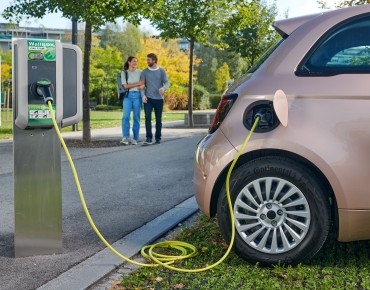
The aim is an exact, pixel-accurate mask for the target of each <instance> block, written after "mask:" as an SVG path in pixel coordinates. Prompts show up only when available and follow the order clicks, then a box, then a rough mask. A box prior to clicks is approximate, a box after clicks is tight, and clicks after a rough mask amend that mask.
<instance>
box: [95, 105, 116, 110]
mask: <svg viewBox="0 0 370 290" xmlns="http://www.w3.org/2000/svg"><path fill="white" fill-rule="evenodd" d="M95 110H96V111H118V110H121V111H122V106H112V105H108V106H107V105H96V107H95Z"/></svg>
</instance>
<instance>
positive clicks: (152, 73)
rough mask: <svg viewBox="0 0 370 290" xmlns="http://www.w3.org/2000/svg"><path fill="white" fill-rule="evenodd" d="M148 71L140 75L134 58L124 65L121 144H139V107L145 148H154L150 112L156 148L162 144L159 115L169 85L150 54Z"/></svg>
mask: <svg viewBox="0 0 370 290" xmlns="http://www.w3.org/2000/svg"><path fill="white" fill-rule="evenodd" d="M146 62H147V64H148V68H146V69H144V70H143V71H141V70H140V69H138V68H137V58H136V57H134V56H130V57H129V58H128V59H127V61H126V62H125V64H124V70H123V71H122V73H121V81H122V86H123V88H124V89H126V90H128V93H127V94H126V97H125V98H124V99H123V117H122V136H123V138H122V140H121V142H120V143H121V144H123V145H129V144H130V142H131V144H132V145H136V144H137V142H138V141H139V130H140V112H141V104H142V103H144V112H145V129H146V140H145V141H144V143H143V144H144V145H150V144H153V134H152V111H153V109H154V114H155V123H156V124H155V136H154V137H155V144H160V143H161V130H162V111H163V102H164V91H165V90H167V89H168V86H169V83H168V78H167V74H166V71H165V70H164V69H163V68H161V67H159V66H158V65H157V62H158V57H157V56H156V55H155V54H154V53H149V54H148V55H147V58H146ZM131 110H132V111H133V125H132V133H133V139H132V140H131V141H130V113H131Z"/></svg>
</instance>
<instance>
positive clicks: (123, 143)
mask: <svg viewBox="0 0 370 290" xmlns="http://www.w3.org/2000/svg"><path fill="white" fill-rule="evenodd" d="M119 143H120V144H122V145H128V144H130V141H129V140H128V139H127V138H122V140H121V141H120V142H119Z"/></svg>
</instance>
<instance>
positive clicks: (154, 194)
mask: <svg viewBox="0 0 370 290" xmlns="http://www.w3.org/2000/svg"><path fill="white" fill-rule="evenodd" d="M203 135H204V131H198V132H192V133H191V134H189V133H186V134H184V135H181V134H179V135H177V136H176V138H174V139H167V140H166V139H165V140H164V142H162V144H161V145H152V146H141V145H138V146H124V147H114V148H95V149H86V148H85V149H84V148H72V149H71V155H72V158H74V161H75V166H76V169H77V171H78V174H79V177H80V182H81V186H82V189H83V191H84V195H85V198H86V203H87V205H88V208H89V210H90V212H91V215H92V218H93V219H94V221H95V224H96V225H97V227H98V228H99V230H100V231H101V232H102V234H103V235H104V236H105V238H106V239H107V240H108V241H109V242H110V243H113V242H115V241H117V240H119V239H121V238H122V237H124V236H125V235H127V234H128V233H130V232H132V231H134V230H135V229H137V228H139V227H141V226H142V225H144V224H146V223H147V222H148V221H151V220H152V219H154V218H155V217H157V216H159V215H161V214H162V213H164V212H166V211H167V210H169V209H171V208H173V207H174V206H176V205H177V204H179V203H181V202H182V201H184V200H185V199H187V198H189V197H190V196H192V195H193V190H192V175H193V160H194V150H195V145H196V143H197V142H198V141H199V140H200V138H201V137H202V136H203ZM11 154H12V144H11V143H0V289H35V288H37V287H39V286H41V285H43V284H45V283H46V282H47V281H49V280H51V279H53V278H55V277H57V276H59V275H60V274H61V273H63V272H64V271H66V270H68V269H69V268H71V267H72V266H74V265H76V264H78V263H80V262H81V261H83V260H85V259H86V258H87V257H89V256H92V255H93V254H95V253H96V252H98V251H100V250H101V249H103V248H104V245H103V243H102V242H101V241H100V240H99V239H98V237H97V236H96V235H95V233H94V232H93V230H92V229H91V228H90V225H89V224H88V221H87V219H86V217H85V215H84V212H83V209H82V206H81V204H80V200H79V198H78V194H77V190H76V187H75V184H74V181H73V176H72V173H71V170H70V167H69V164H68V163H67V162H66V159H65V156H62V180H63V181H62V186H63V254H60V255H52V256H36V257H29V258H18V259H15V258H14V208H13V207H14V204H13V203H14V199H13V179H12V165H11V164H10V163H9V162H10V160H11ZM63 155H64V154H63Z"/></svg>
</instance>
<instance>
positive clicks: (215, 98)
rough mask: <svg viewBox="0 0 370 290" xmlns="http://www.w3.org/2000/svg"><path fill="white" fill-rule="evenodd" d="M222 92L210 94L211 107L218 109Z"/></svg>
mask: <svg viewBox="0 0 370 290" xmlns="http://www.w3.org/2000/svg"><path fill="white" fill-rule="evenodd" d="M221 97H222V96H221V94H212V95H209V107H210V109H217V107H218V104H219V103H220V101H221Z"/></svg>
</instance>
